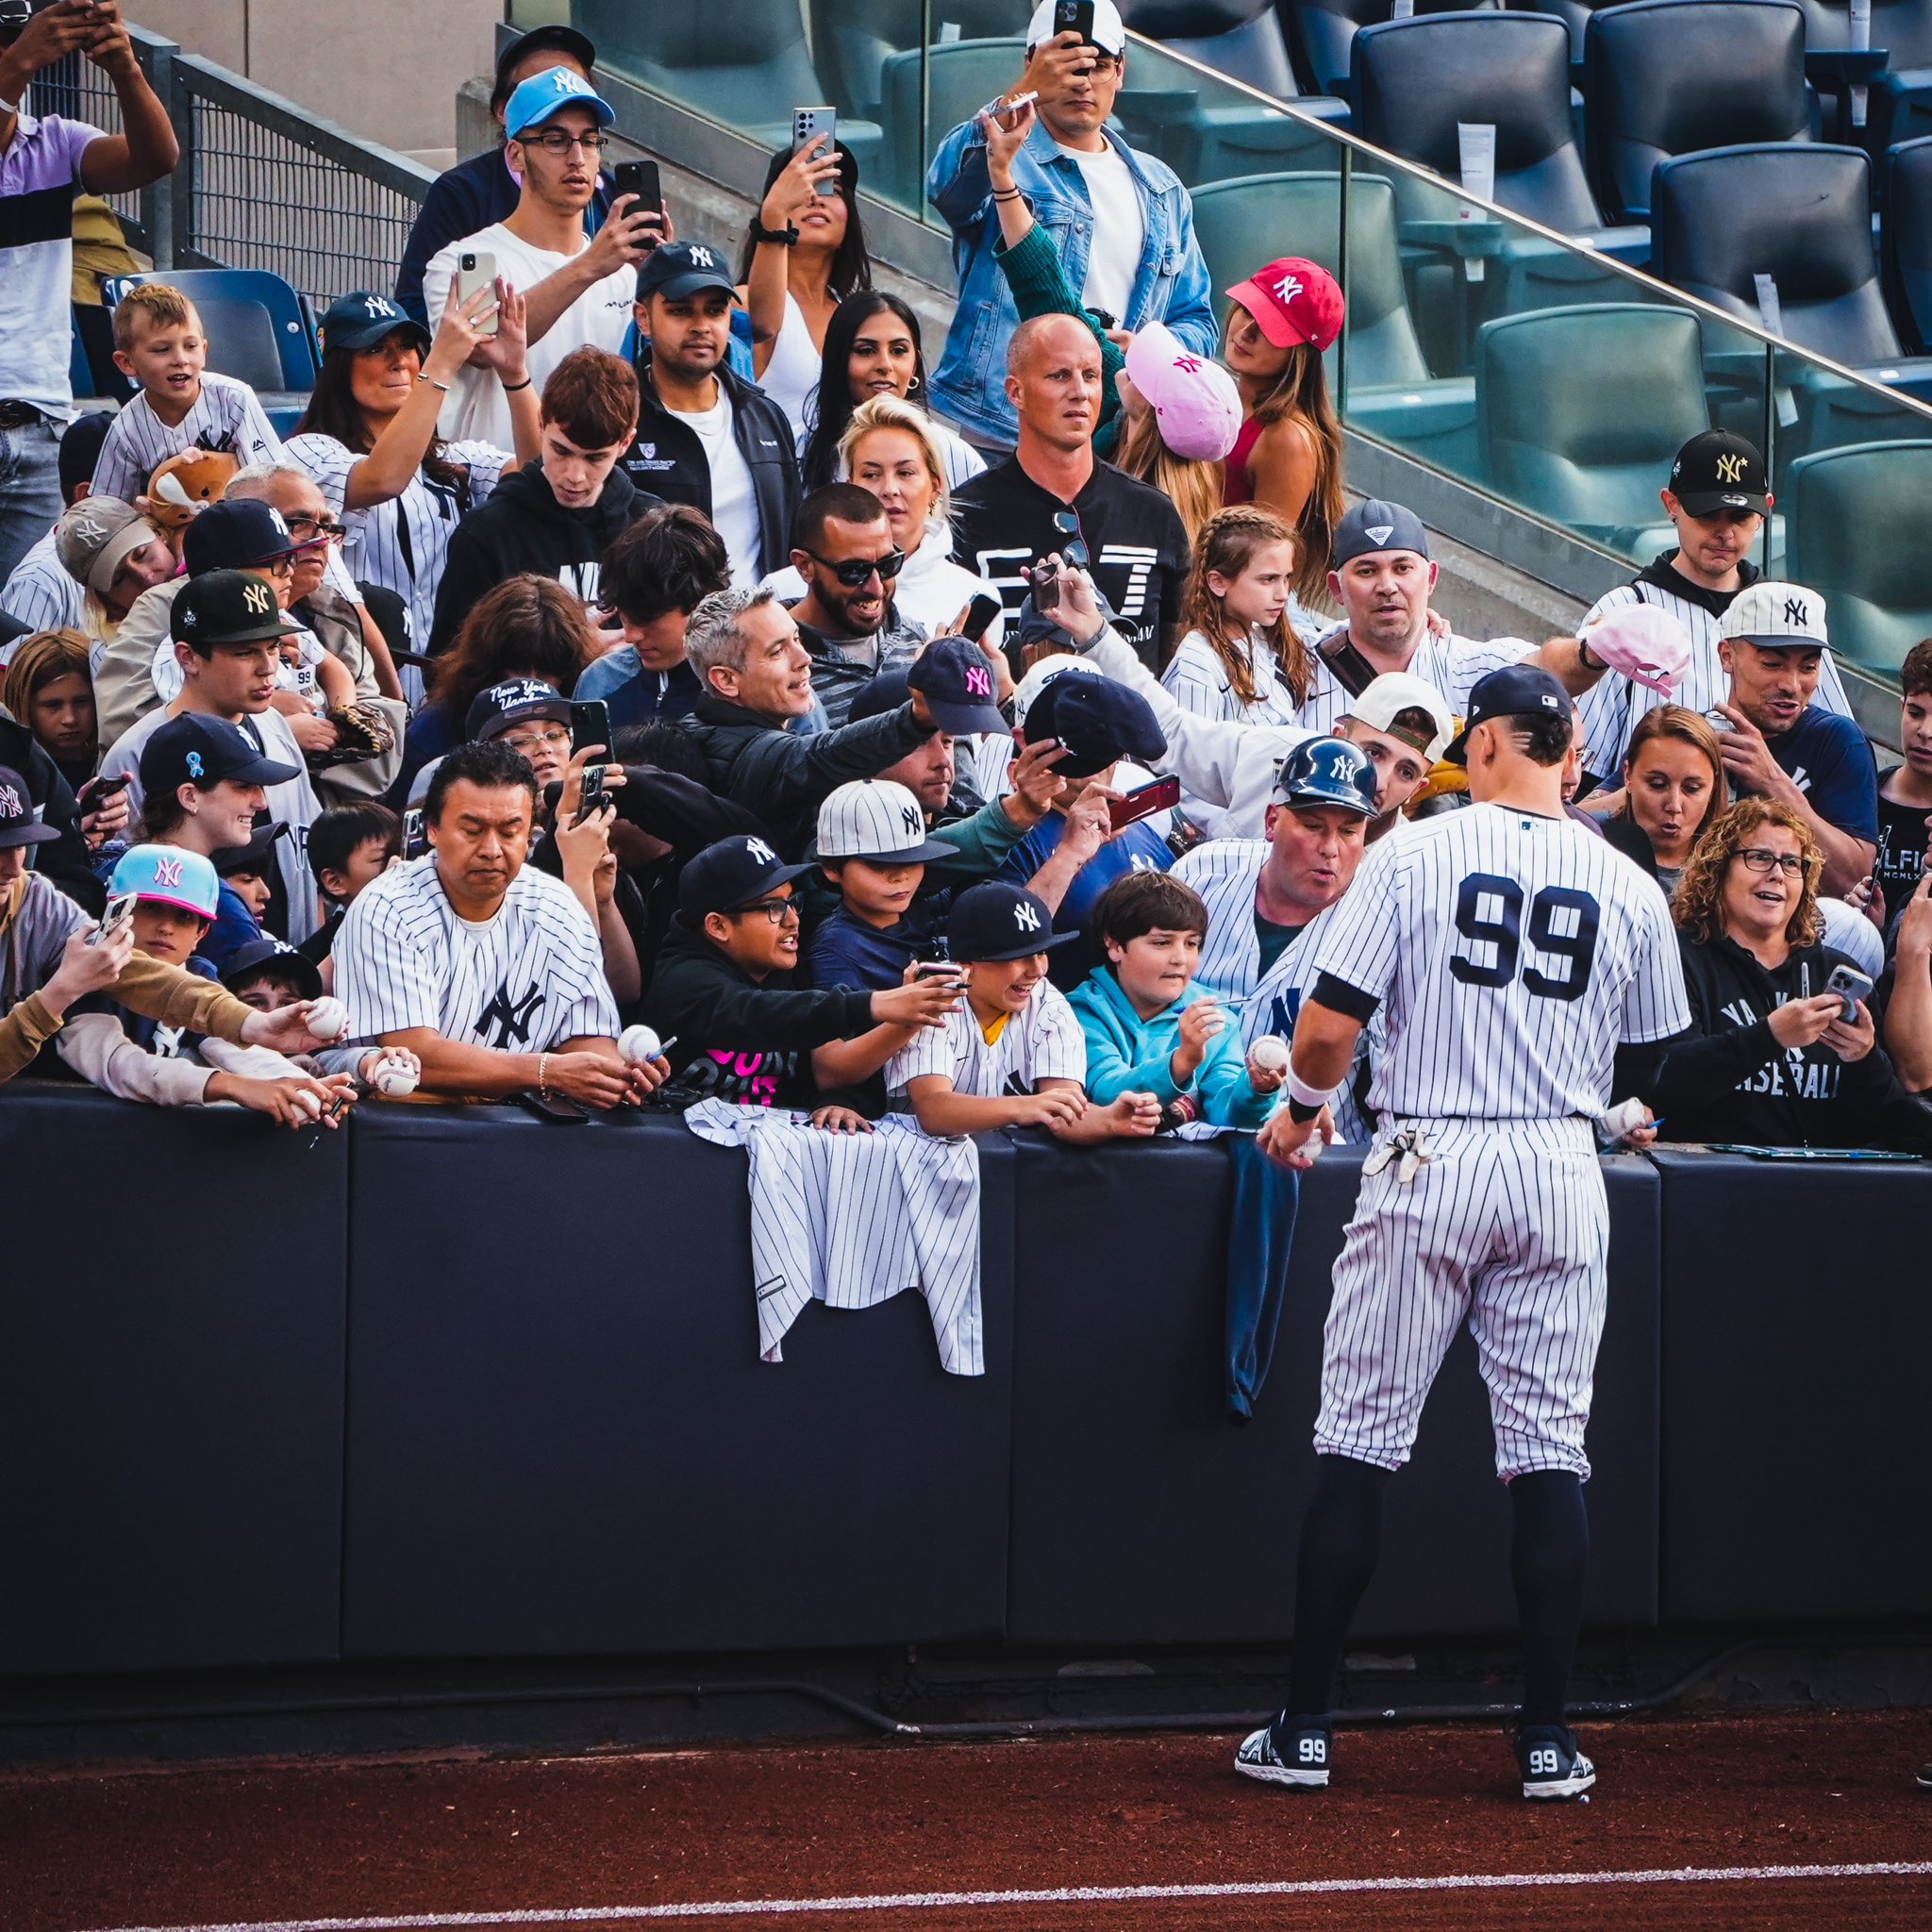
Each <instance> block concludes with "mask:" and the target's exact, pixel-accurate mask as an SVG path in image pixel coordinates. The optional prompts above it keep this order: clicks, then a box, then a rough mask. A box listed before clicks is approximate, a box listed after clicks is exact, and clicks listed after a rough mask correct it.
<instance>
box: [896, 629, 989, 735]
mask: <svg viewBox="0 0 1932 1932" xmlns="http://www.w3.org/2000/svg"><path fill="white" fill-rule="evenodd" d="M876 682H877V679H874V683H876ZM906 683H907V686H908V689H909V690H911V691H918V692H920V693H921V694H922V695H923V696H924V699H925V703H926V708H927V709H928V710H929V711H931V713H932V714H933V717H934V718H935V719H936V720H937V721H938V724H939V727H940V729H941V731H950V732H952V733H954V734H955V735H956V736H959V737H964V736H966V735H967V734H969V733H972V732H975V731H991V732H996V733H998V735H999V736H1000V737H1002V738H1006V737H1010V736H1011V734H1012V728H1013V727H1012V726H1011V725H1010V724H1008V723H1007V721H1006V720H1005V719H1004V718H1003V717H1002V716H1001V715H1000V708H999V706H998V705H996V704H995V703H994V702H993V692H994V691H996V690H997V689H998V687H997V685H996V684H995V682H994V679H993V672H992V666H991V663H989V662H988V660H987V656H986V653H985V652H984V651H982V650H981V649H980V648H979V646H978V645H977V644H975V643H974V641H973V640H972V639H971V638H935V639H934V640H933V641H932V642H931V643H929V644H928V645H927V646H926V647H925V649H924V651H922V652H921V653H920V654H919V657H918V658H916V659H915V660H914V662H913V663H912V664H911V665H910V667H909V668H908V670H907V673H906Z"/></svg>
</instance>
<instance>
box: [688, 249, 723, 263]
mask: <svg viewBox="0 0 1932 1932" xmlns="http://www.w3.org/2000/svg"><path fill="white" fill-rule="evenodd" d="M691 266H692V267H693V268H716V267H717V266H718V258H717V257H716V256H715V255H713V254H712V253H711V251H710V250H709V249H708V248H700V247H696V246H693V247H692V249H691Z"/></svg>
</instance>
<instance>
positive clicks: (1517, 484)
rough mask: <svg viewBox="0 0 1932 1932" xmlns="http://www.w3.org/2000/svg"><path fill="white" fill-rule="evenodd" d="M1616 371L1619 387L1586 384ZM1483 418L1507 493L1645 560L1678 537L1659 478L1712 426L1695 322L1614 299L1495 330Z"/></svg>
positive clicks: (1485, 338)
mask: <svg viewBox="0 0 1932 1932" xmlns="http://www.w3.org/2000/svg"><path fill="white" fill-rule="evenodd" d="M1610 369H1614V370H1615V371H1616V372H1617V378H1616V380H1615V381H1614V382H1603V381H1581V380H1579V379H1578V373H1579V372H1580V371H1583V370H1610ZM1475 419H1476V435H1477V441H1478V447H1479V449H1480V452H1481V459H1482V464H1483V470H1484V474H1485V475H1486V477H1487V480H1488V482H1489V485H1490V487H1491V489H1492V490H1493V491H1495V492H1496V493H1497V494H1498V495H1499V496H1504V497H1507V498H1508V499H1509V500H1510V501H1511V502H1512V503H1518V504H1521V505H1523V506H1524V508H1528V509H1531V510H1534V511H1535V512H1536V513H1537V514H1538V515H1540V516H1544V517H1547V518H1548V519H1549V520H1550V521H1551V522H1552V523H1557V524H1561V525H1564V526H1565V527H1567V528H1569V529H1574V530H1580V531H1581V532H1582V533H1583V534H1584V535H1585V536H1588V537H1592V538H1594V539H1595V540H1596V541H1598V542H1600V543H1604V544H1607V546H1608V547H1609V548H1611V549H1613V550H1620V551H1623V552H1624V554H1625V555H1626V556H1631V557H1638V558H1642V559H1643V560H1644V561H1646V562H1647V561H1648V560H1649V559H1650V558H1652V557H1653V556H1655V555H1656V554H1657V551H1658V550H1660V549H1665V548H1668V547H1669V546H1670V544H1671V543H1672V542H1673V541H1674V536H1673V533H1672V530H1671V526H1670V525H1669V523H1668V522H1667V521H1666V520H1665V518H1664V516H1663V514H1662V511H1661V508H1660V507H1659V505H1658V503H1657V478H1658V477H1659V476H1661V475H1666V474H1668V472H1669V470H1670V465H1671V458H1673V457H1674V455H1675V454H1676V452H1677V451H1678V450H1679V449H1680V448H1681V447H1682V446H1683V445H1684V444H1685V443H1686V442H1688V441H1690V440H1691V437H1693V436H1696V435H1698V434H1699V433H1700V432H1701V431H1703V430H1706V429H1708V428H1709V427H1710V408H1709V404H1708V402H1707V398H1706V393H1705V387H1704V361H1703V353H1702V345H1701V342H1700V340H1699V331H1698V326H1697V318H1696V317H1695V316H1694V315H1692V314H1691V313H1690V311H1689V310H1687V309H1676V308H1650V307H1648V306H1646V305H1644V304H1642V303H1634V302H1614V303H1612V302H1605V303H1591V304H1588V305H1578V306H1575V307H1572V308H1553V309H1546V310H1544V311H1543V312H1541V314H1532V315H1510V316H1505V317H1503V318H1501V319H1500V320H1498V321H1495V322H1491V323H1487V324H1485V325H1484V326H1483V327H1482V329H1481V330H1480V331H1479V332H1478V334H1477V337H1476V358H1475Z"/></svg>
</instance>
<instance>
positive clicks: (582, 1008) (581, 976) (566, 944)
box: [545, 888, 622, 1040]
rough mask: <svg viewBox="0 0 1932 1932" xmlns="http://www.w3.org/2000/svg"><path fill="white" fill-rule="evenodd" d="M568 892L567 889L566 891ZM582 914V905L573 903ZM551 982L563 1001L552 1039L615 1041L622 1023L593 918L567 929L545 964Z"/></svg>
mask: <svg viewBox="0 0 1932 1932" xmlns="http://www.w3.org/2000/svg"><path fill="white" fill-rule="evenodd" d="M566 890H568V889H567V888H566ZM573 904H575V905H576V907H577V910H578V911H579V912H580V913H582V912H583V907H582V905H581V903H580V902H577V901H575V899H574V900H573ZM545 964H546V966H547V968H548V971H549V974H550V980H551V992H550V997H551V998H552V1000H553V1001H560V1002H561V1004H560V1005H559V1006H558V1008H556V1017H555V1019H554V1021H553V1023H552V1024H553V1029H554V1030H553V1032H552V1035H551V1038H552V1039H553V1040H615V1039H616V1038H617V1034H618V1029H619V1026H620V1024H622V1023H621V1022H620V1021H619V1019H618V1015H617V1001H616V999H615V997H614V996H613V995H612V993H611V991H610V982H609V980H608V979H607V978H606V977H605V974H604V954H603V949H602V948H601V947H600V946H599V945H598V943H597V934H596V931H595V929H594V928H593V927H592V926H591V922H590V916H589V915H588V914H584V916H583V919H582V921H581V929H578V928H575V927H567V928H566V930H565V936H564V938H563V939H562V941H560V942H559V943H556V944H554V945H553V948H552V950H551V951H550V953H549V955H548V958H547V959H546V961H545Z"/></svg>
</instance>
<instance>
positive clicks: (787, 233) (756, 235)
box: [751, 215, 798, 248]
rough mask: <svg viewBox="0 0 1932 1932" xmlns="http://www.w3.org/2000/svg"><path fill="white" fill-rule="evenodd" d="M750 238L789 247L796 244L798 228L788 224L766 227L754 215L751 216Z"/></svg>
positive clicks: (780, 246)
mask: <svg viewBox="0 0 1932 1932" xmlns="http://www.w3.org/2000/svg"><path fill="white" fill-rule="evenodd" d="M751 239H752V240H753V241H754V242H772V243H773V244H774V246H776V247H779V248H791V247H794V246H795V245H796V244H797V242H798V230H797V229H796V228H794V227H790V226H788V227H783V228H768V227H766V226H765V225H764V223H762V222H761V221H759V220H758V217H757V216H756V215H754V216H753V217H752V218H751Z"/></svg>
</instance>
